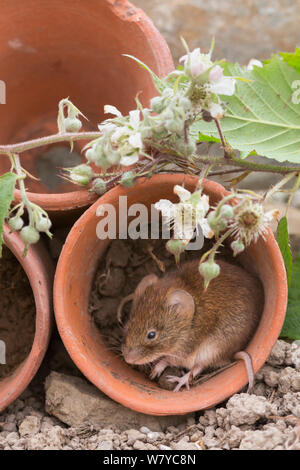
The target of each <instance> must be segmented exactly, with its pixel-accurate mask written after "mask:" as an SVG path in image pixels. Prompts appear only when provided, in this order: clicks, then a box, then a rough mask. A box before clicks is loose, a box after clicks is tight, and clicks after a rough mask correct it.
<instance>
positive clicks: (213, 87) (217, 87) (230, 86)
mask: <svg viewBox="0 0 300 470" xmlns="http://www.w3.org/2000/svg"><path fill="white" fill-rule="evenodd" d="M234 89H235V79H234V78H231V77H223V78H222V80H220V81H219V82H216V83H212V84H210V85H209V90H210V91H211V92H212V93H215V94H216V95H227V96H232V95H233V94H234Z"/></svg>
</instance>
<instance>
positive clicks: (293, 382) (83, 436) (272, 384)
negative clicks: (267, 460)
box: [0, 340, 300, 451]
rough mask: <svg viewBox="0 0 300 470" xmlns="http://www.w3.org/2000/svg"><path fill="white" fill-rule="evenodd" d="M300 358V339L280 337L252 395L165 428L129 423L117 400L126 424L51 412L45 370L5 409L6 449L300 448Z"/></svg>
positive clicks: (1, 423) (0, 444) (1, 425)
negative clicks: (75, 420) (69, 420)
mask: <svg viewBox="0 0 300 470" xmlns="http://www.w3.org/2000/svg"><path fill="white" fill-rule="evenodd" d="M299 357H300V345H299V342H297V341H295V342H293V343H291V344H290V343H288V342H285V341H283V340H278V341H277V343H276V344H275V346H274V348H273V351H272V354H271V355H270V357H269V359H268V361H267V362H266V364H265V365H264V366H263V367H262V369H261V370H260V371H259V372H258V374H257V375H256V384H255V387H254V393H253V394H252V395H248V394H246V393H237V394H235V395H233V396H232V397H231V398H230V399H229V400H227V401H226V402H224V403H222V404H220V405H219V406H217V407H214V408H212V409H209V410H205V411H201V412H196V413H194V414H193V415H189V416H188V417H183V418H182V419H181V422H180V424H177V425H173V424H170V423H171V422H170V423H169V424H168V422H165V424H164V425H162V424H161V422H160V423H158V422H157V423H158V424H157V428H156V429H161V430H160V431H159V430H155V429H154V428H155V421H152V422H151V423H150V425H149V424H146V423H147V421H146V417H145V421H144V423H143V422H142V421H143V419H140V420H139V422H137V421H136V425H135V426H131V427H130V428H128V429H124V426H123V424H124V423H125V424H126V422H128V410H127V409H126V408H124V407H122V406H120V405H118V404H116V406H118V413H119V423H120V425H119V426H118V425H116V423H114V424H111V425H110V426H104V425H102V426H101V424H98V425H97V424H95V423H84V422H83V423H81V424H77V425H71V426H70V425H67V424H65V423H63V422H62V421H60V420H59V419H57V418H56V417H54V416H51V415H50V414H49V413H47V412H46V411H45V400H44V396H43V393H41V391H43V388H41V383H39V381H40V382H41V377H40V378H38V380H37V382H38V383H37V382H35V383H34V384H31V385H30V386H29V387H28V389H27V390H26V391H25V392H24V393H23V394H22V395H21V396H20V397H19V398H18V399H17V400H15V402H14V403H13V404H11V405H10V406H9V407H8V408H7V409H6V410H5V411H4V412H3V413H2V414H1V415H0V449H1V450H2V449H3V450H23V449H29V450H41V449H43V450H50V449H58V450H74V449H76V450H77V449H79V450H80V449H81V450H115V449H116V450H120V449H124V450H132V449H135V450H160V451H164V450H174V451H177V450H205V449H208V450H216V449H222V450H225V449H245V450H248V449H251V450H259V449H262V450H273V449H274V450H277V449H278V450H282V449H285V450H286V449H295V450H300V361H299ZM53 373H54V372H52V376H53ZM55 374H56V379H57V378H59V376H60V375H61V376H62V378H63V380H64V383H65V380H66V379H65V377H67V376H65V375H64V374H59V373H57V372H55V373H54V375H55ZM50 375H51V374H50ZM75 379H76V380H75V381H73V382H72V386H73V387H74V384H77V383H78V384H79V385H78V387H79V388H80V387H82V385H80V384H81V382H80V380H81V381H84V379H83V378H80V380H79V382H78V378H77V377H76V378H75ZM49 380H50V379H48V381H49ZM84 387H88V388H87V390H88V393H90V389H89V387H91V388H93V389H94V392H93V393H94V394H97V393H98V391H97V390H96V389H95V388H94V387H93V386H92V385H91V384H88V383H87V382H86V384H85V386H84ZM77 393H78V392H77ZM79 393H82V389H81V388H80V391H79ZM105 399H106V400H109V399H108V398H107V397H106V398H105ZM111 402H112V401H111ZM112 403H114V402H112ZM111 406H112V404H111ZM143 416H145V415H141V417H143ZM152 419H153V420H155V419H156V417H152ZM157 419H158V418H157ZM122 420H123V423H122ZM126 420H127V421H126ZM153 426H154V428H153Z"/></svg>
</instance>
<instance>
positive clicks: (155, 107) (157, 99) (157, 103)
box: [150, 96, 164, 114]
mask: <svg viewBox="0 0 300 470" xmlns="http://www.w3.org/2000/svg"><path fill="white" fill-rule="evenodd" d="M150 106H151V109H152V111H154V112H155V113H158V114H159V113H161V112H162V111H163V109H164V99H163V98H161V96H154V98H152V100H151V101H150Z"/></svg>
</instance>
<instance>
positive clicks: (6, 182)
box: [0, 173, 17, 257]
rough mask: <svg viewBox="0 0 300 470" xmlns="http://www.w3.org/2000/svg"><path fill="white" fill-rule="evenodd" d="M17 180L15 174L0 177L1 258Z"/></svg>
mask: <svg viewBox="0 0 300 470" xmlns="http://www.w3.org/2000/svg"><path fill="white" fill-rule="evenodd" d="M16 180H17V175H16V174H15V173H5V174H4V175H1V176H0V257H1V256H2V245H3V224H4V220H5V218H6V217H7V215H8V211H9V208H10V205H11V203H12V200H13V198H14V189H15V185H16Z"/></svg>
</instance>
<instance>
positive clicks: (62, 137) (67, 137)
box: [0, 131, 102, 155]
mask: <svg viewBox="0 0 300 470" xmlns="http://www.w3.org/2000/svg"><path fill="white" fill-rule="evenodd" d="M101 135H102V133H101V132H99V131H98V132H64V133H60V134H53V135H48V136H46V137H39V138H38V139H32V140H28V141H26V142H21V143H19V144H8V145H0V155H1V154H2V155H4V154H6V155H7V154H9V153H17V154H20V153H22V152H26V151H27V150H32V149H35V148H38V147H43V146H45V145H49V144H56V143H57V142H72V141H76V140H93V139H97V138H98V137H100V136H101Z"/></svg>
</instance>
